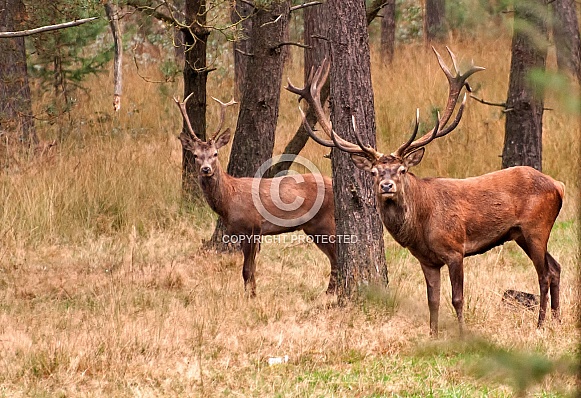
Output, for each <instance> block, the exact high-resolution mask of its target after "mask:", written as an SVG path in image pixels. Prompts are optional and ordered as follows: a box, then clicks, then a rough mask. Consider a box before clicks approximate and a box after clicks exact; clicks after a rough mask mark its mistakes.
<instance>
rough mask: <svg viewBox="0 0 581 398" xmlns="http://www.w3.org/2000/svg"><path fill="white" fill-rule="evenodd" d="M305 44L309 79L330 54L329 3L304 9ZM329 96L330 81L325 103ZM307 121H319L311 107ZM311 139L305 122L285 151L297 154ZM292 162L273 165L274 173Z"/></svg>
mask: <svg viewBox="0 0 581 398" xmlns="http://www.w3.org/2000/svg"><path fill="white" fill-rule="evenodd" d="M303 17H304V26H305V30H304V38H303V41H304V44H305V45H307V46H309V48H306V49H305V51H304V56H305V61H304V76H305V81H306V80H307V78H308V76H309V73H310V72H311V68H315V69H316V68H317V67H318V66H319V65H321V64H322V63H323V60H324V59H325V58H326V57H328V56H329V44H328V41H327V40H326V38H327V32H328V31H329V7H328V5H327V3H323V4H320V5H318V6H314V7H307V8H305V9H304V14H303ZM328 97H329V82H328V81H326V82H325V83H324V85H323V87H322V89H321V103H322V104H324V103H325V102H326V101H327V98H328ZM306 116H307V122H308V123H309V125H310V126H311V127H314V126H315V124H316V123H317V117H316V115H315V114H314V113H313V112H312V111H311V110H310V109H309V110H307V114H306ZM308 140H309V134H308V133H307V132H306V131H305V128H304V127H303V124H302V123H301V125H300V126H299V129H298V130H297V132H296V133H295V135H294V136H293V138H292V139H291V140H290V141H289V143H288V144H287V146H286V147H285V149H284V151H283V153H285V154H290V155H294V156H295V157H296V155H298V154H299V152H300V151H301V149H303V147H304V146H305V144H306V143H307V141H308ZM291 165H292V162H290V161H289V162H280V163H277V164H276V165H274V166H273V175H278V174H281V173H284V172H286V171H288V169H290V167H291Z"/></svg>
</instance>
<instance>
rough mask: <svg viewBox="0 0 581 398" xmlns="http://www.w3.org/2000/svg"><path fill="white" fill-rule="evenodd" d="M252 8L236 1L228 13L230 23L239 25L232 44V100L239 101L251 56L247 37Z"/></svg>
mask: <svg viewBox="0 0 581 398" xmlns="http://www.w3.org/2000/svg"><path fill="white" fill-rule="evenodd" d="M251 15H252V6H251V5H250V4H248V3H244V2H242V1H237V2H236V4H235V5H234V7H232V10H231V12H230V20H231V22H232V23H237V24H239V26H238V28H237V29H238V35H237V38H236V40H235V41H234V43H233V46H234V83H235V87H236V93H235V95H234V98H235V99H236V101H240V98H241V97H242V90H243V89H244V81H245V80H246V77H245V76H246V68H247V65H248V58H249V57H250V54H252V47H251V44H252V42H251V41H250V40H249V37H248V35H249V34H250V32H251V31H252V17H251Z"/></svg>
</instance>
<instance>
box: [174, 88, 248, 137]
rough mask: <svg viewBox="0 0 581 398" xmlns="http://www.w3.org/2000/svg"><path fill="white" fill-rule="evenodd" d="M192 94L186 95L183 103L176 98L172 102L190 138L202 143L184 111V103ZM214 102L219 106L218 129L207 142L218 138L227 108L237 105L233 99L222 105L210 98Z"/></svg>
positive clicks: (220, 102)
mask: <svg viewBox="0 0 581 398" xmlns="http://www.w3.org/2000/svg"><path fill="white" fill-rule="evenodd" d="M193 94H194V93H190V95H188V96H187V97H186V99H184V100H183V101H180V99H179V98H178V97H173V100H174V101H175V103H176V104H177V106H178V107H179V108H180V112H181V113H182V116H183V118H184V120H185V122H186V126H187V127H188V131H189V133H190V137H191V138H192V139H193V140H194V141H202V140H201V139H200V138H198V136H197V135H196V133H195V132H194V129H193V128H192V124H191V123H190V118H189V117H188V112H187V111H186V102H188V100H189V99H190V97H191V96H192V95H193ZM212 98H213V99H214V100H215V101H216V102H218V103H219V104H220V121H219V123H218V128H217V129H216V131H215V132H214V133H213V134H212V138H210V140H209V141H211V140H214V139H216V137H217V136H218V134H219V133H220V130H222V126H223V125H224V115H225V113H226V108H227V107H229V106H230V105H234V104H237V102H236V101H234V99H232V101H230V102H228V103H226V104H225V103H223V102H222V101H220V100H219V99H217V98H214V97H212Z"/></svg>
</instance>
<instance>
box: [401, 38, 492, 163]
mask: <svg viewBox="0 0 581 398" xmlns="http://www.w3.org/2000/svg"><path fill="white" fill-rule="evenodd" d="M432 50H434V53H435V54H436V57H437V59H438V64H439V65H440V68H441V69H442V71H443V72H444V74H445V75H446V78H447V79H448V85H449V89H448V101H447V103H446V108H445V109H444V113H443V115H442V116H440V115H438V122H437V124H436V126H435V127H434V128H433V129H432V130H431V131H429V132H428V133H426V134H424V135H423V136H422V137H420V138H419V139H417V140H415V141H412V142H409V141H408V142H409V144H407V143H406V144H407V145H406V144H404V145H402V146H401V147H400V148H399V149H398V150H397V151H396V152H395V153H396V154H397V155H399V156H400V157H401V156H404V155H405V154H406V153H409V152H411V151H413V150H415V149H417V148H420V147H422V146H425V145H427V144H428V143H430V142H431V141H432V140H434V139H435V138H438V137H443V136H444V135H446V134H448V133H450V132H451V131H452V130H454V129H455V128H456V127H457V126H458V123H460V118H461V117H462V112H461V111H460V109H459V110H458V114H457V115H456V118H455V119H454V122H453V123H452V124H451V125H450V126H448V127H445V126H446V125H447V124H448V121H449V120H450V117H451V116H452V114H453V113H454V109H455V108H456V104H457V103H458V97H459V96H460V92H461V91H462V88H463V87H464V86H466V87H467V89H468V90H469V91H470V86H469V85H468V83H467V82H466V79H468V78H469V77H470V76H472V75H473V74H474V73H476V72H478V71H481V70H484V69H485V68H483V67H481V66H475V65H474V63H472V65H471V67H470V69H468V70H467V71H466V72H464V73H460V71H459V68H458V60H457V59H456V56H455V55H454V53H453V52H452V50H450V49H449V48H448V47H446V50H447V51H448V54H449V55H450V58H451V59H452V64H453V65H454V74H452V72H451V71H450V69H449V68H448V67H447V66H446V64H445V63H444V60H443V59H442V56H441V55H440V54H439V53H438V51H436V49H435V48H434V47H432ZM465 99H466V98H464V100H463V101H462V105H461V109H462V110H463V107H464V104H465ZM439 128H442V130H440V131H438V129H439Z"/></svg>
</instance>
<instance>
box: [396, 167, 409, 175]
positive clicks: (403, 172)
mask: <svg viewBox="0 0 581 398" xmlns="http://www.w3.org/2000/svg"><path fill="white" fill-rule="evenodd" d="M397 171H398V172H399V173H400V174H405V173H406V171H407V169H406V168H405V167H404V166H399V169H398V170H397Z"/></svg>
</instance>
